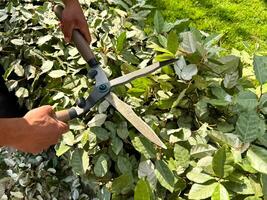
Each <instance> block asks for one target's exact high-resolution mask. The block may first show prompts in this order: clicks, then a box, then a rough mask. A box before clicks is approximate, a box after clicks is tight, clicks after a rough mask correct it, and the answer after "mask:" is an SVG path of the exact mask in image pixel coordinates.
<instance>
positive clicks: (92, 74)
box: [88, 69, 97, 79]
mask: <svg viewBox="0 0 267 200" xmlns="http://www.w3.org/2000/svg"><path fill="white" fill-rule="evenodd" d="M96 75H97V71H96V70H95V69H91V70H90V71H89V72H88V76H89V77H90V78H91V79H93V78H95V76H96Z"/></svg>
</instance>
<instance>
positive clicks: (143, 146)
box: [132, 136, 156, 159]
mask: <svg viewBox="0 0 267 200" xmlns="http://www.w3.org/2000/svg"><path fill="white" fill-rule="evenodd" d="M132 143H133V146H134V148H135V149H136V150H137V151H139V152H140V153H141V154H143V155H144V156H145V158H147V159H150V158H155V157H156V150H155V148H154V146H153V144H152V143H151V142H149V141H148V140H147V139H146V138H144V137H137V136H136V137H134V139H132Z"/></svg>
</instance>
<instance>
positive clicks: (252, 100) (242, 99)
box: [237, 91, 258, 110]
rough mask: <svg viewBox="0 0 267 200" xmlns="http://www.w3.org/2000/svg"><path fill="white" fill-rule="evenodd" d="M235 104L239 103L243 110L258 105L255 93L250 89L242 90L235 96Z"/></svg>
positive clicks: (254, 107) (251, 108)
mask: <svg viewBox="0 0 267 200" xmlns="http://www.w3.org/2000/svg"><path fill="white" fill-rule="evenodd" d="M237 104H238V105H240V106H241V107H242V109H243V110H253V109H256V107H257V105H258V98H257V95H256V94H255V93H253V92H251V91H242V92H240V93H239V94H238V96H237Z"/></svg>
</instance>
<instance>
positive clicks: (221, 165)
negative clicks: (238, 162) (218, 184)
mask: <svg viewBox="0 0 267 200" xmlns="http://www.w3.org/2000/svg"><path fill="white" fill-rule="evenodd" d="M212 168H213V171H214V173H215V174H216V175H217V176H218V177H219V178H225V177H227V176H229V175H230V174H231V173H232V172H233V171H234V158H233V155H232V152H231V151H230V150H229V149H228V148H227V146H223V147H221V148H220V149H218V150H217V152H216V153H215V154H214V157H213V160H212Z"/></svg>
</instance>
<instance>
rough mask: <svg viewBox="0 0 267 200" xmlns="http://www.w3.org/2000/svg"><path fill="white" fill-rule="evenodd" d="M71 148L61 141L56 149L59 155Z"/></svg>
mask: <svg viewBox="0 0 267 200" xmlns="http://www.w3.org/2000/svg"><path fill="white" fill-rule="evenodd" d="M68 150H70V146H67V145H65V144H63V143H60V145H59V147H58V148H57V149H56V155H57V156H58V157H59V156H61V155H63V154H64V153H66V152H67V151H68Z"/></svg>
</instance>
